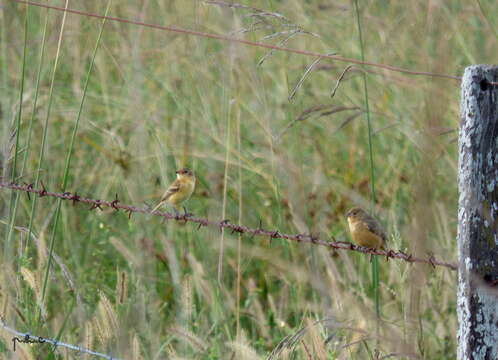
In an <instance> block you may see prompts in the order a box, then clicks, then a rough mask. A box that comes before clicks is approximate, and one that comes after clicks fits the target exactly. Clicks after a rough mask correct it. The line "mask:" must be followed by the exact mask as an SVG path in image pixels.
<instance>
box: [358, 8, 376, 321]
mask: <svg viewBox="0 0 498 360" xmlns="http://www.w3.org/2000/svg"><path fill="white" fill-rule="evenodd" d="M354 7H355V12H356V21H357V24H358V33H359V36H360V51H361V61H365V53H364V46H363V33H362V30H361V20H360V10H359V7H358V0H354ZM363 91H364V93H365V110H366V113H367V124H368V153H369V158H370V183H371V192H372V211H373V210H374V209H375V203H376V196H375V171H374V160H373V146H372V124H371V121H370V106H369V102H368V86H367V75H366V73H365V71H363ZM372 286H373V291H374V300H375V313H376V314H377V317H378V318H379V317H380V294H379V260H378V258H377V257H376V256H374V257H373V259H372ZM377 326H378V324H377Z"/></svg>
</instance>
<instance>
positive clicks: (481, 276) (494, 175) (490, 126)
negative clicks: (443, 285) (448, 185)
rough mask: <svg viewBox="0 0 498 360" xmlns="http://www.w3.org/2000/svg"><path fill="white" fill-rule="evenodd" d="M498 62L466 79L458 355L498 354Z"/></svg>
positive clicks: (471, 70) (470, 73) (473, 71)
mask: <svg viewBox="0 0 498 360" xmlns="http://www.w3.org/2000/svg"><path fill="white" fill-rule="evenodd" d="M496 81H498V66H489V65H473V66H469V67H467V68H466V69H465V73H464V76H463V79H462V85H461V86H462V93H461V94H462V95H461V96H462V99H461V125H460V135H459V161H458V170H459V173H458V188H459V192H460V197H459V204H458V207H459V208H458V252H459V273H458V300H457V312H458V323H459V325H458V326H459V328H458V359H462V360H463V359H474V360H477V359H489V360H496V359H498V86H496V85H492V84H490V82H496Z"/></svg>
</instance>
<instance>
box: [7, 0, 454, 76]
mask: <svg viewBox="0 0 498 360" xmlns="http://www.w3.org/2000/svg"><path fill="white" fill-rule="evenodd" d="M11 1H14V2H17V3H20V4H27V5H32V6H38V7H43V8H47V9H52V10H57V11H66V12H68V13H71V14H77V15H82V16H88V17H94V18H97V19H107V20H110V21H118V22H121V23H126V24H133V25H139V26H144V27H149V28H152V29H158V30H163V31H170V32H175V33H180V34H184V35H192V36H200V37H204V38H210V39H216V40H221V41H230V42H235V43H239V44H245V45H250V46H256V47H261V48H266V49H271V50H278V51H284V52H288V53H293V54H299V55H305V56H312V57H319V58H326V59H331V60H336V61H342V62H348V63H352V64H357V65H366V66H372V67H377V68H381V69H385V70H389V71H394V72H399V73H403V74H409V75H418V76H429V77H437V78H443V79H451V80H456V81H461V80H462V78H461V77H460V76H453V75H448V74H438V73H431V72H426V71H416V70H409V69H404V68H401V67H398V66H392V65H386V64H378V63H374V62H370V61H361V60H357V59H352V58H347V57H343V56H338V55H327V54H321V53H318V52H314V51H308V50H298V49H293V48H287V47H281V46H276V45H270V44H264V43H260V42H256V41H250V40H244V39H238V38H235V37H231V36H226V35H220V34H212V33H206V32H202V31H195V30H190V29H184V28H180V27H176V26H166V25H156V24H148V23H145V22H142V21H135V20H128V19H123V18H118V17H113V16H103V15H98V14H93V13H88V12H85V11H80V10H74V9H64V8H62V7H58V6H52V5H45V4H40V3H36V2H32V1H23V0H11Z"/></svg>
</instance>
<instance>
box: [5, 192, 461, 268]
mask: <svg viewBox="0 0 498 360" xmlns="http://www.w3.org/2000/svg"><path fill="white" fill-rule="evenodd" d="M0 188H4V189H11V190H16V191H24V192H26V193H28V194H29V193H34V194H38V196H40V197H44V196H50V197H55V198H59V199H63V200H68V201H72V202H73V205H74V204H76V203H84V204H89V205H91V206H90V208H89V209H88V210H94V209H100V210H103V208H104V207H106V208H111V209H114V210H115V211H119V210H123V211H124V212H125V213H127V214H128V218H131V215H132V213H142V214H151V215H156V216H160V217H162V218H164V219H167V220H176V221H184V222H191V223H195V224H198V225H197V230H199V229H200V228H201V227H203V226H211V227H217V228H219V229H220V230H221V229H222V228H225V229H228V230H231V231H232V234H233V233H241V234H247V235H251V237H254V236H261V237H268V238H270V240H273V239H284V240H290V241H295V242H297V243H307V244H314V245H321V246H325V247H328V248H331V249H340V250H349V251H356V252H360V253H364V254H370V255H378V256H384V257H385V258H386V261H388V260H389V259H400V260H403V261H406V262H410V263H423V264H429V265H431V266H432V267H433V268H435V267H436V266H442V267H446V268H448V269H450V270H455V271H456V270H457V269H458V266H457V265H456V264H454V263H450V262H446V261H443V260H439V259H437V258H436V257H434V255H432V254H431V255H429V256H428V257H427V258H422V257H416V256H414V255H412V254H407V253H405V252H403V251H400V250H398V251H395V250H381V249H372V248H366V247H363V246H358V245H355V244H353V243H350V242H344V241H327V240H323V239H320V238H319V237H318V236H316V235H314V234H285V233H281V232H280V231H278V230H267V229H263V228H262V226H261V222H260V224H259V226H258V227H257V228H250V227H248V226H245V225H240V224H234V223H232V222H230V220H228V219H224V220H221V221H215V220H209V219H207V218H201V217H195V216H190V215H188V214H173V213H169V212H162V211H154V212H151V210H150V209H148V208H140V207H137V206H133V205H126V204H122V203H121V202H120V201H119V198H118V195H117V194H116V197H115V199H114V200H112V201H107V200H100V199H93V198H89V197H84V196H81V195H79V194H78V193H76V192H75V193H71V192H65V193H57V192H51V191H47V189H45V186H44V185H43V183H42V188H41V189H35V188H34V187H33V184H24V185H19V184H15V183H0Z"/></svg>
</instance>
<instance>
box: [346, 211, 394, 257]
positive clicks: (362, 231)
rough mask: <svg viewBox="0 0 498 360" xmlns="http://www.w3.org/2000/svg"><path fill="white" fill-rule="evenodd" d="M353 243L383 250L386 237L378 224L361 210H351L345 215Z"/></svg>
mask: <svg viewBox="0 0 498 360" xmlns="http://www.w3.org/2000/svg"><path fill="white" fill-rule="evenodd" d="M346 217H347V219H348V224H349V231H350V232H351V237H352V238H353V241H354V242H355V243H356V244H358V245H360V246H365V247H369V248H381V249H384V247H385V244H386V241H387V235H386V233H385V231H384V229H383V228H382V226H381V225H380V223H379V222H378V221H377V220H376V219H374V218H373V217H372V216H370V215H368V214H367V213H366V212H365V211H364V210H363V209H360V208H353V209H351V210H349V211H348V212H347V214H346Z"/></svg>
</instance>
